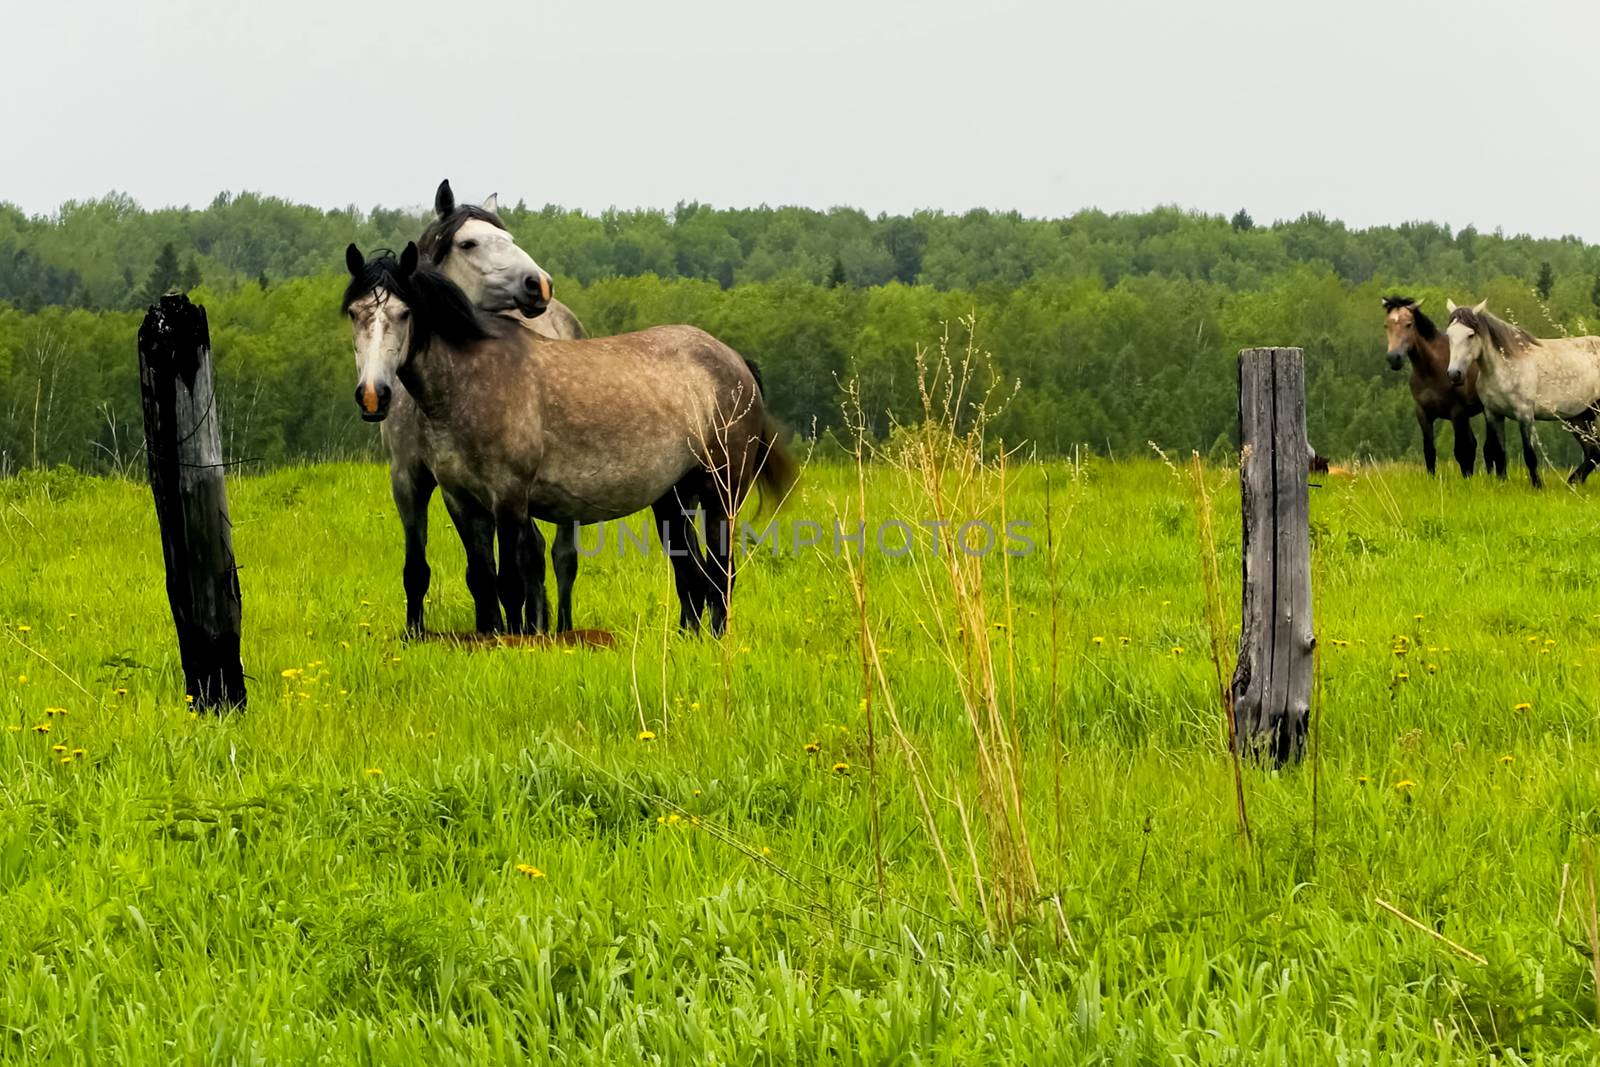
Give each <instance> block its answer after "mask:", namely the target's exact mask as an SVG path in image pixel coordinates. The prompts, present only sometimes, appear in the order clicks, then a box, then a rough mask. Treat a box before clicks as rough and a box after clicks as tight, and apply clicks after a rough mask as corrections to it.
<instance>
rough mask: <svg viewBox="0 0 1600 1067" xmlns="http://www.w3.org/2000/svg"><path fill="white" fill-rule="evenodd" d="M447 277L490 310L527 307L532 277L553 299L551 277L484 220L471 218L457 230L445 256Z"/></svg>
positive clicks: (503, 234) (546, 297)
mask: <svg viewBox="0 0 1600 1067" xmlns="http://www.w3.org/2000/svg"><path fill="white" fill-rule="evenodd" d="M441 267H442V269H443V271H444V274H445V277H447V278H449V279H450V280H451V281H453V282H455V283H456V285H458V286H460V287H461V291H462V292H464V293H466V294H467V299H468V300H471V301H472V302H473V303H474V304H477V305H478V306H479V307H481V308H483V309H484V310H486V311H504V310H507V309H509V308H513V307H517V306H519V305H523V304H525V303H526V302H527V300H528V293H529V292H530V291H529V289H528V287H527V283H528V279H529V278H530V277H531V278H533V279H534V280H535V282H536V283H537V284H539V285H540V286H541V287H542V288H543V291H544V297H545V299H546V300H549V288H548V279H549V275H547V274H546V273H545V272H544V271H543V270H542V269H541V268H540V266H539V264H537V263H535V262H534V261H533V257H532V256H530V255H528V253H527V252H525V251H523V250H522V249H521V248H520V247H518V245H517V243H516V242H515V241H513V240H512V239H511V235H510V234H509V233H507V232H506V231H505V230H502V229H501V228H500V227H498V226H496V225H494V224H493V223H490V222H484V221H483V220H482V219H468V220H467V221H466V222H465V223H463V224H462V226H461V228H460V229H459V230H457V231H456V235H455V243H454V244H453V245H452V246H451V248H450V249H449V252H448V253H447V254H445V255H444V257H443V262H442V264H441Z"/></svg>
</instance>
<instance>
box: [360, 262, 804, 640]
mask: <svg viewBox="0 0 1600 1067" xmlns="http://www.w3.org/2000/svg"><path fill="white" fill-rule="evenodd" d="M346 259H347V264H348V267H349V270H350V273H351V282H350V285H349V287H348V288H347V289H346V291H345V297H344V304H343V307H344V309H345V311H346V313H347V314H348V315H349V316H350V319H351V328H352V331H353V334H354V337H355V348H356V363H357V370H358V375H359V379H358V385H357V390H356V393H357V397H358V399H363V400H364V398H366V397H368V396H371V395H373V394H377V395H380V396H392V395H393V393H394V387H395V384H396V383H398V384H401V385H403V386H404V388H405V389H406V391H407V392H408V393H409V394H410V395H411V398H412V399H413V401H414V402H415V404H416V408H417V413H418V419H417V425H418V429H419V431H420V432H419V434H418V441H419V442H420V448H421V454H422V458H423V461H424V462H425V463H426V464H427V466H428V468H429V470H430V471H431V472H432V473H433V475H434V477H435V478H436V479H437V480H438V483H439V486H440V488H441V489H442V490H443V491H444V493H445V495H446V498H447V500H449V501H450V502H451V507H452V514H453V515H455V514H456V513H457V511H458V510H459V511H460V513H461V519H460V520H458V522H460V521H461V520H464V522H463V523H462V524H463V532H464V537H463V540H465V541H466V543H467V550H468V553H469V556H471V557H474V562H470V563H469V574H473V573H476V574H477V575H478V579H477V582H476V583H475V586H474V590H473V593H474V598H475V600H476V601H477V602H478V607H479V624H480V629H493V628H495V626H496V625H497V624H498V615H499V610H498V607H504V609H505V611H506V618H507V620H508V624H509V625H512V626H513V627H515V625H516V623H515V621H514V620H516V619H519V618H521V617H522V616H521V610H522V602H523V599H524V595H525V584H524V583H525V578H524V572H525V571H526V570H527V569H529V568H530V567H531V566H532V562H531V560H530V559H529V556H530V555H531V552H532V542H531V538H529V537H528V536H527V533H526V531H527V529H528V522H527V516H528V515H529V514H530V513H531V514H533V515H535V516H537V517H539V518H541V519H544V520H546V521H550V522H558V523H593V522H601V521H605V520H611V519H617V518H621V517H623V516H626V515H631V514H633V513H634V512H636V511H639V510H641V509H643V508H645V507H650V508H652V509H653V510H654V512H655V515H656V519H657V523H658V530H657V532H658V534H659V535H660V537H661V540H662V547H663V549H664V550H665V551H666V554H667V555H668V557H669V559H670V560H671V562H672V565H673V568H674V572H675V577H676V579H677V587H678V599H679V608H680V612H679V622H680V625H682V626H683V627H685V628H686V629H690V630H696V629H698V628H699V625H700V614H701V611H702V610H704V609H706V608H709V612H710V625H711V628H712V631H713V632H714V633H719V634H720V633H721V632H722V631H723V629H724V628H725V626H726V623H727V616H728V607H729V602H730V599H731V597H732V593H733V585H734V560H733V548H734V534H733V521H734V516H735V515H736V514H737V511H738V508H739V505H740V503H741V502H742V501H743V500H744V498H745V497H746V496H747V494H748V493H749V491H750V490H751V489H752V488H754V487H755V486H756V485H757V484H758V483H759V484H760V485H761V486H762V487H763V488H764V489H765V490H766V491H767V492H768V493H770V494H773V495H774V496H775V497H781V496H782V494H783V493H784V492H785V491H786V490H787V488H788V486H789V485H790V484H791V482H792V480H793V477H794V467H793V465H792V463H791V461H790V460H789V458H788V456H787V454H786V453H785V451H784V448H783V445H782V443H781V441H780V439H779V431H778V427H777V425H776V423H775V422H774V421H773V420H772V418H771V417H770V416H769V415H768V413H767V410H766V407H765V400H764V398H763V396H762V393H761V389H760V385H759V380H758V378H757V376H756V372H755V370H754V368H753V367H752V366H751V365H750V364H749V363H748V362H746V361H745V360H744V359H743V358H742V357H740V355H739V354H738V353H737V352H735V351H734V350H733V349H731V348H729V347H728V346H727V345H725V344H723V343H722V342H720V341H718V340H717V339H716V338H714V337H712V336H711V335H710V334H707V333H706V332H705V331H703V330H699V329H696V328H695V327H692V326H659V327H656V328H654V329H650V330H642V331H640V332H638V333H631V334H623V335H621V336H617V337H605V338H593V339H589V340H583V341H553V340H549V339H546V338H542V337H539V336H538V335H536V334H534V333H533V332H532V331H531V330H528V329H526V328H524V327H522V326H521V325H519V324H517V323H516V322H513V321H510V320H508V319H506V318H504V317H503V316H498V315H489V314H485V313H484V312H482V311H481V310H479V309H478V308H477V307H475V306H474V305H473V304H472V303H471V302H470V301H469V300H468V299H467V297H466V295H465V294H464V293H463V292H462V291H461V289H460V288H459V287H458V286H456V285H455V284H454V283H453V282H451V281H450V280H449V278H447V277H445V276H444V274H443V273H442V272H440V271H439V270H438V269H437V268H435V267H434V266H432V265H431V264H429V263H425V262H422V261H421V260H420V257H419V255H418V252H417V248H416V246H415V245H414V244H413V245H408V246H407V247H406V249H405V251H404V252H403V253H402V254H401V255H400V256H398V257H396V256H394V255H392V254H389V253H383V254H380V255H377V256H375V257H374V258H373V259H372V260H370V261H364V260H363V259H362V256H361V254H360V252H359V251H358V250H357V249H356V248H355V246H354V245H352V246H350V248H349V249H347V251H346ZM364 414H366V415H367V416H368V417H373V418H379V419H381V418H383V417H384V416H385V415H386V414H387V408H386V406H380V407H379V409H378V410H377V411H369V410H366V409H365V406H364ZM694 505H698V506H699V509H700V510H701V512H702V514H703V515H704V516H705V519H706V532H707V542H708V543H707V545H706V554H705V559H704V560H701V559H698V558H697V557H698V555H699V553H698V551H697V550H698V538H697V537H696V536H695V534H694V529H693V525H692V521H691V520H689V519H688V517H687V515H686V510H687V509H688V508H690V507H693V506H694ZM485 528H487V529H488V530H490V531H491V539H492V538H498V540H499V543H500V554H499V555H500V560H499V568H498V576H497V581H496V583H495V585H496V587H497V591H498V594H499V605H498V606H496V605H495V604H494V603H493V601H492V600H489V602H488V606H487V609H486V608H485V601H486V600H488V597H487V596H486V595H484V594H485V593H486V592H487V590H486V589H485V583H484V580H483V576H484V575H493V574H494V573H495V569H494V566H493V562H492V559H491V558H490V555H489V552H488V551H487V550H486V545H485V538H484V536H483V534H482V530H484V529H485ZM702 568H703V569H704V573H702ZM491 614H492V615H493V616H495V617H494V618H489V617H488V616H489V615H491ZM486 622H487V623H489V624H490V625H488V626H485V625H484V624H485V623H486Z"/></svg>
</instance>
